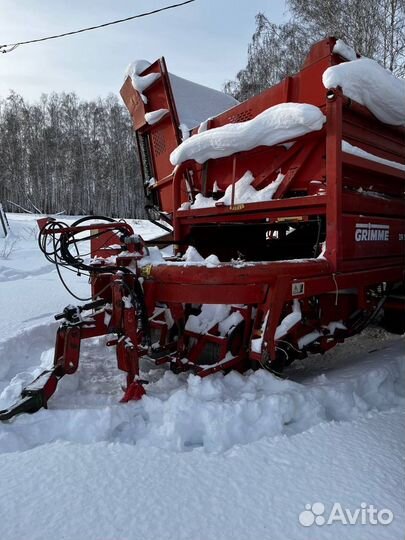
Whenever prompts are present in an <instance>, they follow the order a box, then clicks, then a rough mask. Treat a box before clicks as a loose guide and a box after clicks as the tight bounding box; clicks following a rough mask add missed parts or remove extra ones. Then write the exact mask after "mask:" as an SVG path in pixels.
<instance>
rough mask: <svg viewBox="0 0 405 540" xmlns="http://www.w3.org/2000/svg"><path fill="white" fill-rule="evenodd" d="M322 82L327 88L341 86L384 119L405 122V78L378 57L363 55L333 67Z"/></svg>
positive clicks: (397, 122) (392, 122) (344, 92)
mask: <svg viewBox="0 0 405 540" xmlns="http://www.w3.org/2000/svg"><path fill="white" fill-rule="evenodd" d="M322 81H323V84H324V86H325V88H336V87H337V86H340V87H341V88H342V91H343V94H344V95H345V96H347V97H349V98H351V99H354V100H355V101H357V102H358V103H360V104H361V105H364V106H365V107H367V109H369V111H371V112H372V113H373V114H374V115H375V116H376V117H377V118H378V119H379V120H381V122H385V123H386V124H391V125H393V126H401V125H405V80H403V79H398V78H397V77H395V75H393V74H392V73H391V72H390V71H388V70H387V69H384V68H383V67H381V66H380V64H378V63H377V62H376V61H375V60H371V59H370V58H359V59H358V60H352V61H350V62H343V63H342V64H339V65H337V66H332V67H329V68H328V69H327V70H326V71H325V72H324V74H323V77H322Z"/></svg>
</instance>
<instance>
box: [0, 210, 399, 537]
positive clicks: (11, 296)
mask: <svg viewBox="0 0 405 540" xmlns="http://www.w3.org/2000/svg"><path fill="white" fill-rule="evenodd" d="M10 222H11V227H12V229H13V231H14V235H15V237H17V239H18V240H17V242H16V244H15V246H14V249H13V250H12V251H11V254H10V256H9V258H8V259H5V260H4V259H1V258H0V408H2V407H3V406H5V405H7V404H8V402H9V401H10V398H11V396H12V395H14V394H15V392H16V390H17V389H18V388H20V387H21V386H22V385H23V384H24V382H25V381H27V380H28V379H30V378H31V377H32V374H34V373H35V371H36V370H37V369H38V366H40V364H41V363H43V364H46V363H47V362H49V359H50V358H51V357H52V347H53V341H54V335H55V330H56V324H55V323H54V322H53V314H54V313H56V312H59V311H61V309H62V308H63V307H64V306H65V305H66V304H68V303H72V299H71V298H70V297H69V295H68V293H67V292H66V291H65V290H64V289H63V287H62V285H61V284H60V283H59V281H58V277H57V274H56V272H55V270H54V268H53V267H52V265H49V264H47V263H46V261H45V259H43V258H42V255H41V254H40V252H39V250H38V248H37V247H36V245H35V224H34V221H33V219H32V218H30V217H27V216H18V215H11V216H10ZM138 226H139V227H142V232H141V234H143V235H145V236H148V235H153V231H152V229H150V226H149V225H145V223H138ZM2 248H4V240H0V256H1V253H2ZM67 281H68V283H69V285H70V286H72V288H73V289H74V290H75V292H76V293H78V294H79V295H83V296H87V295H88V285H87V283H86V281H85V280H84V279H80V278H77V277H76V276H75V275H74V274H69V275H68V276H67ZM404 356H405V355H404V339H403V338H400V337H396V336H393V335H389V334H386V333H384V332H383V331H381V330H380V329H378V328H373V329H369V330H368V331H367V332H366V333H365V334H364V335H362V336H358V337H356V338H353V339H352V340H351V341H350V342H347V343H345V344H344V345H342V346H340V347H339V348H337V349H335V350H332V351H330V352H329V353H327V354H326V355H325V356H323V357H312V358H311V359H307V360H306V361H305V362H301V363H297V364H296V365H295V366H294V367H293V368H292V369H291V370H290V372H289V373H288V379H287V380H280V379H277V378H275V377H273V376H271V375H270V374H268V373H267V372H261V371H259V372H256V373H251V374H248V375H245V376H241V375H238V374H236V373H231V374H229V375H227V376H225V377H224V376H222V375H220V374H217V375H215V376H213V377H208V378H207V379H203V380H201V379H199V378H197V377H193V376H187V375H181V376H178V377H176V376H174V375H173V374H171V373H170V372H166V371H165V370H164V369H152V366H151V365H149V364H148V362H145V363H144V365H143V370H144V372H145V376H146V378H148V379H149V380H150V381H151V383H150V384H149V386H148V395H147V397H145V398H144V399H143V400H142V402H138V403H129V404H126V405H121V404H118V400H119V398H120V397H121V394H122V392H121V390H120V384H121V383H122V375H121V374H120V373H119V372H118V371H117V370H116V368H115V360H114V356H113V352H112V351H111V350H109V349H106V348H105V347H104V346H103V340H102V339H94V340H91V341H88V342H87V343H85V344H84V346H83V351H82V357H81V367H80V370H79V372H78V373H77V374H76V375H75V376H72V377H65V378H64V379H62V381H61V383H60V386H59V388H58V391H57V393H56V394H55V396H54V397H53V398H52V400H51V402H50V403H49V406H50V408H49V409H48V410H42V411H40V412H38V413H36V414H35V415H33V416H28V415H25V416H24V415H23V416H20V417H18V418H16V419H15V420H13V421H12V422H9V423H3V424H0V516H1V519H0V538H1V539H2V540H17V539H18V540H19V539H20V538H22V537H25V536H28V537H30V538H32V539H40V538H41V539H50V540H51V539H52V540H54V539H55V538H63V539H66V540H70V539H74V538H75V539H82V538H83V539H84V538H86V539H88V538H92V539H95V540H106V539H108V540H113V539H114V540H116V539H119V540H124V539H125V540H126V539H138V538H139V539H142V540H149V539H150V540H155V539H159V540H165V539H168V540H169V539H170V540H174V539H175V540H179V539H185V540H191V539H192V540H194V539H201V540H209V539H214V538H215V539H224V540H228V539H229V540H231V539H232V540H233V539H241V540H242V539H243V540H250V539H252V540H253V539H254V540H265V539H269V540H285V539H288V540H301V539H303V540H304V539H306V538H314V537H316V538H321V539H333V540H337V539H339V540H343V539H353V540H368V539H382V540H383V539H387V540H399V539H400V538H402V537H403V534H404V530H405V511H404V500H405V487H404V484H405V472H404V461H403V456H404V455H405V385H404V382H405V363H404ZM317 502H318V503H323V505H324V510H325V511H324V513H323V515H322V516H318V518H319V517H325V518H326V519H327V518H328V516H329V512H330V510H331V508H332V506H333V504H334V503H340V504H341V507H342V508H343V509H349V510H350V511H351V512H352V513H353V512H355V511H356V509H359V511H360V510H361V509H362V508H363V507H361V504H362V503H365V505H366V506H367V507H369V506H370V505H373V506H374V507H375V508H377V509H378V510H382V509H388V510H390V511H391V512H392V513H393V516H394V518H393V521H392V522H391V523H390V524H388V525H382V524H374V525H372V524H370V520H366V521H367V523H366V524H362V523H361V519H360V517H359V519H358V520H357V523H356V524H355V525H350V524H346V525H344V524H342V523H341V521H342V520H341V521H340V522H338V521H334V522H332V523H331V524H329V525H328V524H322V520H319V519H318V522H319V523H321V524H320V525H317V524H313V525H311V526H308V527H305V526H303V525H301V524H300V521H299V515H300V514H301V513H302V512H303V511H304V510H305V505H306V504H313V503H317ZM363 506H364V505H363ZM319 508H320V509H321V510H322V508H321V507H319ZM316 509H318V508H317V507H316ZM345 515H347V514H345ZM308 516H309V517H308ZM311 516H312V518H313V517H314V516H313V515H312V514H308V512H307V514H305V516H304V517H307V518H308V519H309V518H310V517H311ZM303 519H304V518H303V516H302V520H303ZM343 519H344V516H343ZM306 523H309V522H308V521H307V522H306Z"/></svg>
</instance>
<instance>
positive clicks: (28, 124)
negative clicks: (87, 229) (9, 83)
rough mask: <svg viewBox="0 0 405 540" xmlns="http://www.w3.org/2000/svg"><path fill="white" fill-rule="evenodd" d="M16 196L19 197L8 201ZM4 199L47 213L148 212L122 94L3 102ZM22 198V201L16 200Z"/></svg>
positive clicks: (0, 173)
mask: <svg viewBox="0 0 405 540" xmlns="http://www.w3.org/2000/svg"><path fill="white" fill-rule="evenodd" d="M8 201H11V202H8ZM0 202H3V204H4V206H5V208H6V210H7V211H16V210H17V211H18V207H17V206H16V205H20V206H22V207H24V208H27V209H28V210H31V211H35V209H37V210H39V211H40V212H43V213H56V212H65V213H67V214H93V215H100V214H102V215H109V216H117V217H118V216H120V217H124V216H131V217H144V204H145V201H144V193H143V188H142V179H141V174H140V167H139V163H138V158H137V153H136V147H135V143H134V134H133V130H132V124H131V119H130V116H129V114H128V111H127V109H126V108H125V107H124V106H123V105H121V103H120V102H119V100H118V98H117V97H116V96H114V95H110V96H108V97H107V98H104V99H100V98H99V99H97V100H94V101H83V100H80V99H79V98H78V97H77V95H76V94H74V93H62V94H56V93H53V94H50V95H43V96H42V97H41V98H40V100H39V102H37V103H34V104H30V103H28V102H26V101H25V100H24V98H23V97H22V96H20V95H18V94H16V93H15V92H11V93H10V95H9V96H8V97H6V98H4V99H0ZM12 203H14V204H12Z"/></svg>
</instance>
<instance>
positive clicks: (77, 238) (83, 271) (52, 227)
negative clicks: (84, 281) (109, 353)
mask: <svg viewBox="0 0 405 540" xmlns="http://www.w3.org/2000/svg"><path fill="white" fill-rule="evenodd" d="M89 221H92V222H94V221H96V222H97V223H99V222H107V223H114V224H115V225H116V226H115V227H114V228H111V229H108V230H104V231H103V230H100V231H98V232H95V231H92V232H91V234H85V231H83V229H81V230H79V231H73V230H72V229H74V228H75V227H79V226H80V228H81V227H83V224H84V223H86V222H89ZM63 229H71V230H70V231H66V230H65V231H64V232H60V231H62V230H63ZM117 234H120V235H121V236H122V237H123V238H124V237H125V236H128V228H127V225H126V223H125V222H124V221H117V220H115V219H113V218H109V217H105V216H86V217H83V218H80V219H78V220H77V221H75V222H74V223H72V224H71V225H68V224H67V223H65V222H63V221H56V220H55V221H50V222H48V223H47V224H46V225H45V226H44V227H42V229H41V230H40V232H39V236H38V245H39V249H40V250H41V251H42V253H43V254H44V255H45V258H46V259H47V260H48V261H49V262H51V263H52V264H54V265H55V267H56V270H57V272H58V276H59V279H60V280H61V282H62V284H63V286H64V287H65V289H66V290H67V291H68V292H69V294H71V295H72V296H73V297H74V298H76V299H77V300H80V301H88V300H92V299H93V298H92V297H91V296H90V297H88V298H82V297H80V296H77V295H76V294H74V293H73V292H72V291H71V289H70V288H69V287H68V285H67V284H66V282H65V280H64V279H63V277H62V273H61V267H62V268H66V269H67V270H69V271H71V272H75V273H77V275H86V276H89V277H90V274H102V273H111V272H122V273H123V274H132V272H131V270H129V269H128V268H126V267H125V266H97V265H90V264H86V262H85V260H84V257H87V256H90V255H91V251H87V252H86V253H81V252H80V249H79V245H80V243H82V242H87V241H89V240H90V239H91V238H93V239H94V238H97V237H103V236H105V241H104V243H102V244H101V246H100V247H103V246H108V245H109V244H110V242H111V239H112V238H113V237H114V236H115V235H117ZM48 240H50V242H48ZM123 249H124V245H123ZM108 286H110V284H109V285H108ZM124 286H125V287H126V288H127V289H128V293H129V295H130V297H131V300H132V302H133V304H134V306H135V308H136V310H137V312H138V313H139V314H140V322H141V327H142V331H143V335H144V337H145V342H146V344H147V345H150V331H149V319H148V316H147V310H146V304H145V298H144V293H143V289H142V286H141V284H140V283H139V281H138V279H135V280H134V287H133V288H130V287H129V286H128V284H127V283H125V282H124Z"/></svg>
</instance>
